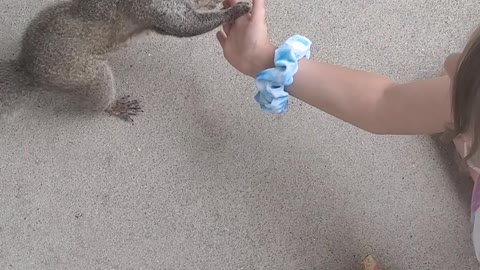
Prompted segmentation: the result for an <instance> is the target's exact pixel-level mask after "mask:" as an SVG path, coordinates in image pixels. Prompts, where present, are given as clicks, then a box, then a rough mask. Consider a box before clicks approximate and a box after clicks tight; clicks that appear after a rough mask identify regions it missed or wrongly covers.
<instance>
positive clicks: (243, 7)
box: [231, 2, 251, 19]
mask: <svg viewBox="0 0 480 270" xmlns="http://www.w3.org/2000/svg"><path fill="white" fill-rule="evenodd" d="M250 8H251V7H250V3H247V2H239V3H237V4H236V5H235V6H233V7H232V8H231V11H232V15H233V18H234V19H237V18H238V17H241V16H243V15H245V14H247V13H248V12H249V11H250Z"/></svg>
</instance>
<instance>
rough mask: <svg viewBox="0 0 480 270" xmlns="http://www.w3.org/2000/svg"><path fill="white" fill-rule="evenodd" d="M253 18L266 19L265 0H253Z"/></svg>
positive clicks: (257, 19) (256, 19)
mask: <svg viewBox="0 0 480 270" xmlns="http://www.w3.org/2000/svg"><path fill="white" fill-rule="evenodd" d="M252 19H253V20H255V21H264V20H265V0H253V7H252Z"/></svg>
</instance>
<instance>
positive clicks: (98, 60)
mask: <svg viewBox="0 0 480 270" xmlns="http://www.w3.org/2000/svg"><path fill="white" fill-rule="evenodd" d="M196 1H204V0H196ZM193 4H194V3H191V2H190V1H189V0H71V1H68V2H63V3H57V4H55V5H52V6H50V7H47V8H45V9H44V10H42V11H41V12H40V13H39V14H38V15H37V16H36V17H35V18H34V19H33V20H32V22H31V23H30V24H29V26H28V28H27V30H26V32H25V34H24V37H23V41H22V50H21V53H20V55H19V57H18V59H16V60H15V61H12V62H9V63H3V64H1V65H0V116H2V115H5V114H6V112H7V111H10V110H11V109H12V108H13V107H15V106H14V105H13V104H14V102H20V101H21V99H22V98H23V97H25V96H28V93H29V92H30V91H27V90H25V89H26V88H28V87H27V86H26V85H27V84H28V85H29V87H32V89H38V88H40V89H45V90H49V91H54V92H58V93H66V94H68V95H73V96H74V98H73V99H72V100H74V103H75V104H74V105H75V106H74V107H75V108H78V109H80V110H81V111H85V112H102V111H108V112H110V113H114V114H116V115H118V116H120V117H122V118H123V119H125V120H131V118H130V116H131V115H135V114H136V113H137V112H139V111H141V109H140V106H139V104H138V102H136V101H128V99H127V98H126V97H124V98H116V97H115V89H114V81H113V75H112V72H111V70H110V67H109V65H108V63H107V57H108V55H109V53H111V52H114V51H115V50H117V49H119V48H120V47H122V46H124V43H125V42H126V41H127V40H128V39H130V38H132V37H134V36H136V35H138V34H140V33H142V32H145V31H154V32H156V33H158V34H161V35H170V36H175V37H193V36H197V35H201V34H204V33H207V32H209V31H212V30H214V29H215V28H217V27H218V26H220V25H222V24H223V23H226V22H229V21H232V20H234V19H236V18H238V17H240V16H241V15H244V14H245V13H247V12H248V11H249V9H250V7H249V4H248V3H245V2H242V3H238V4H237V5H236V6H234V7H231V8H229V9H223V10H216V11H208V12H199V11H198V10H196V9H195V8H194V5H193ZM197 6H198V5H197ZM0 118H1V117H0Z"/></svg>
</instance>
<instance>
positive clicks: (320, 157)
mask: <svg viewBox="0 0 480 270" xmlns="http://www.w3.org/2000/svg"><path fill="white" fill-rule="evenodd" d="M48 2H54V1H46V0H18V1H13V0H4V1H0V23H1V25H2V27H1V28H0V37H2V38H1V39H0V46H1V47H0V48H1V50H0V58H3V59H7V58H12V57H13V55H14V54H15V53H16V52H17V50H18V42H19V38H20V34H21V31H22V30H23V29H24V28H25V26H26V23H27V22H28V20H29V19H30V18H31V16H32V15H33V14H34V13H35V12H37V11H38V10H39V9H40V8H41V7H42V6H44V5H45V4H47V3H48ZM479 9H480V6H479V5H478V3H477V2H476V1H472V0H458V1H444V0H442V1H417V0H391V1H380V0H368V1H333V0H324V1H294V0H270V1H268V23H269V25H270V30H271V34H272V38H273V39H274V40H275V41H276V42H281V41H282V40H284V39H285V38H287V37H288V36H290V35H292V34H302V35H305V36H308V37H309V38H310V39H311V40H312V41H313V43H314V47H313V54H312V56H313V58H315V59H318V60H323V61H328V62H330V63H337V64H341V65H348V66H351V67H357V68H362V69H368V70H372V71H377V72H381V73H383V74H386V75H389V76H392V78H395V79H398V80H402V81H404V80H408V79H414V78H421V77H426V76H431V75H432V74H435V73H437V72H438V71H439V70H440V67H441V65H442V62H443V58H444V57H445V56H446V55H448V54H449V53H450V52H454V51H457V50H458V49H459V48H461V47H462V45H463V43H464V41H465V38H466V36H467V35H468V34H469V32H470V31H471V30H472V28H473V27H474V26H475V24H476V23H477V22H479V21H480V20H479V18H478V16H479V15H478V14H480V12H479V11H480V10H479ZM112 66H113V69H114V71H115V74H116V78H117V81H116V83H117V88H118V92H119V93H129V94H131V95H132V96H135V97H139V98H140V99H141V100H142V101H143V103H144V104H145V113H144V114H143V115H141V116H139V117H137V118H136V123H135V125H133V126H132V125H128V124H125V123H123V122H121V121H117V120H116V119H114V118H110V117H104V116H99V117H96V118H94V119H86V118H82V117H71V116H68V117H67V116H62V115H60V116H57V117H52V116H51V115H49V114H37V113H36V112H35V109H32V110H31V111H28V110H27V111H26V112H25V114H24V115H23V116H20V118H19V119H20V120H21V121H18V122H17V123H15V124H9V125H6V126H2V127H1V136H0V153H2V154H1V155H0V268H1V269H209V270H211V269H222V270H224V269H272V270H273V269H275V270H277V269H295V270H297V269H328V270H332V269H342V270H343V269H358V267H359V264H360V262H361V259H362V258H363V257H364V256H366V255H368V254H374V255H375V256H376V257H377V258H378V259H379V260H380V261H381V262H382V263H383V264H384V265H385V266H386V267H387V268H388V269H398V270H403V269H435V270H440V269H478V263H477V262H476V259H475V257H474V253H473V249H472V245H471V242H470V223H469V198H470V189H471V183H470V181H469V180H468V179H465V178H462V177H460V176H459V174H458V173H457V172H456V171H455V167H454V165H453V164H452V162H451V161H450V160H448V159H447V158H445V156H446V153H447V150H445V149H440V148H439V144H438V143H436V142H435V141H434V140H432V139H431V138H429V137H417V136H413V137H396V136H385V137H381V136H374V135H370V134H367V133H365V132H362V131H360V130H358V129H355V128H353V127H351V126H350V125H348V124H345V123H343V122H341V121H339V120H336V119H334V118H332V117H331V116H328V115H326V114H324V113H322V112H320V111H317V110H314V109H312V108H310V107H308V106H307V105H305V104H302V103H301V102H299V101H296V100H294V101H293V104H292V105H291V107H290V111H289V112H288V113H287V114H285V115H283V116H271V115H268V114H265V113H263V112H262V111H260V110H259V109H258V107H257V105H256V103H255V102H254V100H253V96H254V94H255V88H254V82H253V81H252V80H250V79H248V78H246V77H243V76H241V75H240V74H238V73H236V72H235V71H234V70H233V69H232V68H231V67H229V65H228V64H227V63H226V61H225V60H224V59H223V58H222V53H221V50H220V48H219V46H218V44H217V43H216V40H215V38H214V33H213V32H212V33H209V34H207V35H204V36H201V37H196V38H191V39H183V40H181V39H175V38H169V37H161V36H155V35H149V36H147V37H145V38H142V39H139V40H136V41H134V42H133V43H132V45H131V46H130V47H129V48H128V49H126V50H125V51H122V52H119V53H117V54H116V55H115V56H114V57H113V59H112Z"/></svg>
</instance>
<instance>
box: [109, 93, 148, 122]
mask: <svg viewBox="0 0 480 270" xmlns="http://www.w3.org/2000/svg"><path fill="white" fill-rule="evenodd" d="M129 99H130V96H128V95H127V96H124V97H122V98H120V99H118V100H117V101H115V103H114V104H113V105H112V106H111V107H110V108H108V109H107V110H106V111H107V113H109V114H110V115H113V116H117V117H119V118H120V119H122V120H125V121H127V122H133V119H132V116H135V115H137V114H138V113H139V112H143V110H142V106H141V105H140V102H139V101H138V100H129Z"/></svg>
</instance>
